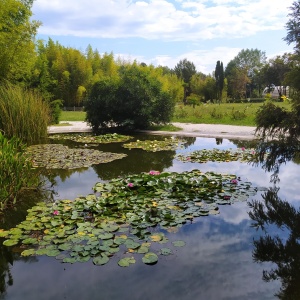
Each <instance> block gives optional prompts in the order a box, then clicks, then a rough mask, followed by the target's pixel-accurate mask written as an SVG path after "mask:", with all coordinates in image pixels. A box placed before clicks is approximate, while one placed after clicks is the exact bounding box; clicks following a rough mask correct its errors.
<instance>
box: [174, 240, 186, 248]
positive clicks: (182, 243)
mask: <svg viewBox="0 0 300 300" xmlns="http://www.w3.org/2000/svg"><path fill="white" fill-rule="evenodd" d="M172 244H173V246H175V247H183V246H185V242H184V241H174V242H172Z"/></svg>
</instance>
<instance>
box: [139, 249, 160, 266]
mask: <svg viewBox="0 0 300 300" xmlns="http://www.w3.org/2000/svg"><path fill="white" fill-rule="evenodd" d="M142 261H143V263H144V264H147V265H153V264H156V263H157V261H158V256H157V255H156V254H155V253H153V252H148V253H146V254H145V255H144V257H143V258H142Z"/></svg>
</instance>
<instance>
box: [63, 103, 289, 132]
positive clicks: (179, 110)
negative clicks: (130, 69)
mask: <svg viewBox="0 0 300 300" xmlns="http://www.w3.org/2000/svg"><path fill="white" fill-rule="evenodd" d="M275 103H276V105H278V106H280V107H284V108H285V109H287V110H290V108H291V105H290V104H289V103H287V102H275ZM262 104H263V103H221V104H214V103H209V104H200V105H199V106H195V107H194V108H193V107H192V106H184V105H181V104H179V105H176V107H175V112H174V116H173V118H172V122H179V123H193V124H201V123H202V124H224V125H240V126H256V125H255V120H254V119H255V114H256V111H257V110H258V108H259V107H260V106H261V105H262ZM85 117H86V112H83V111H62V113H61V117H60V120H61V122H64V121H85ZM161 130H162V129H161Z"/></svg>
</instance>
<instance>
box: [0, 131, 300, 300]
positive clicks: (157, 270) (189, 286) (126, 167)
mask: <svg viewBox="0 0 300 300" xmlns="http://www.w3.org/2000/svg"><path fill="white" fill-rule="evenodd" d="M135 138H136V139H140V140H142V139H160V138H163V137H158V136H155V137H154V136H136V137H135ZM183 138H184V140H185V144H184V148H182V149H178V150H177V151H161V152H156V153H151V152H146V151H143V150H140V149H132V150H128V149H124V148H123V147H122V144H121V143H117V144H109V145H100V146H99V147H98V149H99V150H102V151H110V152H121V153H126V154H127V155H128V156H127V157H126V158H123V159H121V160H116V161H114V162H110V163H107V164H99V165H94V166H92V167H90V168H82V169H78V170H71V171H70V170H68V171H64V170H53V172H52V176H53V178H52V180H51V184H52V185H53V186H52V187H51V189H52V191H53V199H54V200H58V199H74V198H76V197H77V196H79V195H87V194H90V193H92V192H93V190H92V187H93V186H94V184H95V183H96V182H99V181H107V180H110V179H112V178H115V177H118V176H122V175H127V174H132V173H140V172H149V171H150V170H158V171H160V172H163V171H175V172H182V171H189V170H193V169H200V170H201V171H203V172H206V171H213V172H217V173H230V174H236V175H237V176H240V177H241V178H242V179H243V180H246V181H250V182H251V183H252V184H253V185H255V186H258V187H260V188H265V189H267V188H270V187H272V186H273V183H270V175H271V174H270V173H268V172H265V171H264V170H262V169H261V168H260V167H259V166H258V167H257V166H253V165H251V164H247V163H239V162H227V163H216V162H209V163H205V164H199V163H191V162H189V163H183V162H181V161H179V160H176V159H175V155H176V153H182V152H183V153H185V152H191V151H194V150H200V149H212V148H218V149H228V148H236V147H246V148H248V147H251V142H246V141H232V140H220V139H213V138H190V137H189V138H186V137H183ZM64 143H66V142H64ZM68 145H69V146H72V145H75V144H74V143H73V144H72V143H68ZM299 171H300V167H299V165H297V164H296V163H294V162H289V163H287V164H286V165H282V166H281V169H280V174H279V177H280V182H279V183H277V184H276V186H277V187H279V190H278V197H280V198H281V199H282V200H286V201H287V202H289V203H290V204H292V205H293V206H294V207H295V208H297V209H298V207H299V202H300V194H299V193H298V185H299V182H300V181H299V179H300V172H299ZM49 186H50V184H49ZM263 193H264V192H263V191H259V192H258V193H257V195H256V196H255V197H254V198H255V199H257V200H261V199H262V196H261V194H263ZM249 200H251V199H249ZM250 209H251V208H250V207H249V206H248V205H247V203H235V204H233V205H230V206H229V205H228V206H221V207H220V214H219V215H216V216H214V215H213V216H207V217H200V218H197V219H195V220H194V221H193V223H189V224H186V225H184V226H182V227H181V228H180V229H179V231H178V232H177V233H168V232H166V233H165V234H166V236H167V237H168V239H169V240H171V241H172V240H183V241H185V242H186V245H185V246H184V247H180V248H176V249H173V252H174V253H173V255H170V256H162V255H160V256H159V261H158V263H157V264H156V265H153V266H149V265H145V264H143V263H142V261H141V260H139V259H137V261H136V263H135V264H133V265H131V266H130V267H128V268H121V267H119V266H118V265H117V261H118V259H119V258H118V255H116V257H114V258H113V259H112V260H110V262H109V263H108V264H107V265H104V266H95V265H93V263H92V261H89V262H87V263H75V264H73V265H72V264H63V263H61V262H60V261H58V260H56V259H55V258H50V257H46V256H37V257H29V258H23V257H21V256H20V255H19V254H18V253H15V252H12V251H11V249H9V248H7V247H3V246H0V251H1V260H0V263H1V265H0V268H1V269H0V275H1V277H0V292H1V296H0V299H6V300H19V299H22V300H29V299H30V300H32V299H39V300H43V299H45V300H46V299H47V300H48V299H49V300H50V299H71V300H77V299H78V300H81V299H88V300H93V299H103V300H106V299H108V300H109V299H122V300H123V299H131V300H135V299H143V300H147V299H158V300H160V299H171V300H172V299H174V300H176V299H186V300H190V299H193V300H195V299H205V300H215V299H251V300H253V299H258V300H259V299H264V300H265V299H278V298H277V297H276V296H275V294H276V293H278V292H279V291H280V289H281V288H282V283H281V281H280V280H273V281H270V282H266V281H264V280H263V271H264V270H270V269H272V268H275V267H276V265H275V264H274V263H272V262H263V263H257V262H255V261H254V260H253V251H254V245H253V240H257V239H259V238H260V236H264V233H263V231H262V230H261V229H259V230H256V229H255V228H253V227H252V226H251V224H252V223H253V221H252V220H251V219H250V217H249V215H248V212H249V211H250ZM25 216H26V213H25V212H21V213H19V214H18V215H16V216H15V218H14V215H13V214H12V215H11V216H10V218H8V219H7V220H6V222H7V223H9V226H13V225H15V224H16V223H18V222H20V221H22V219H24V218H25ZM14 222H15V224H14ZM7 226H8V225H7ZM9 226H8V227H9ZM2 227H5V224H2ZM269 233H271V234H272V233H273V234H274V233H277V234H279V236H280V238H282V239H283V240H284V239H286V237H287V232H286V230H278V228H277V227H275V226H274V227H271V228H270V229H269ZM291 280H292V279H291ZM285 296H288V294H286V295H285ZM283 299H285V298H283ZM286 299H292V298H286ZM299 299H300V295H299Z"/></svg>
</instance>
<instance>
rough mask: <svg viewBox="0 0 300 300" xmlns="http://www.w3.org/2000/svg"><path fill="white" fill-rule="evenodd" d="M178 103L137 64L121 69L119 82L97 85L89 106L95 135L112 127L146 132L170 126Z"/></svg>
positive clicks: (107, 80)
mask: <svg viewBox="0 0 300 300" xmlns="http://www.w3.org/2000/svg"><path fill="white" fill-rule="evenodd" d="M174 106H175V103H174V101H173V99H172V98H171V95H170V94H169V93H168V92H165V91H164V90H163V87H162V83H160V82H159V81H158V80H157V79H156V77H154V76H153V75H152V74H151V73H150V71H149V70H148V69H147V68H141V67H138V66H137V65H136V64H133V65H131V66H123V67H122V68H120V72H119V76H118V77H116V78H113V77H111V78H105V79H102V80H100V81H99V82H97V83H95V84H94V85H93V87H92V90H91V93H90V95H89V97H88V100H87V102H86V105H85V110H86V112H87V118H86V119H87V121H88V122H89V123H90V124H91V126H92V128H93V130H94V131H96V132H97V131H99V130H101V129H103V128H107V127H109V126H111V125H114V126H119V127H126V128H131V129H144V128H148V127H149V126H150V125H153V124H161V123H163V124H165V123H167V122H170V120H171V117H172V115H173V111H174Z"/></svg>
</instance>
